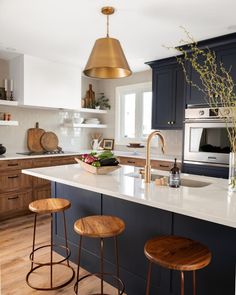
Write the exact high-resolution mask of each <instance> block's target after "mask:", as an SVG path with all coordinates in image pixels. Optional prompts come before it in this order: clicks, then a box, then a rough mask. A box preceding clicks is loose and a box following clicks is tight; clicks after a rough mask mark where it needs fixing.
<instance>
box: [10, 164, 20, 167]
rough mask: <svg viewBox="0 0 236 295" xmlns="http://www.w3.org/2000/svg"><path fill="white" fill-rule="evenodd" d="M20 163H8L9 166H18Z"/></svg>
mask: <svg viewBox="0 0 236 295" xmlns="http://www.w3.org/2000/svg"><path fill="white" fill-rule="evenodd" d="M18 165H19V164H18V163H15V164H8V167H14V166H18Z"/></svg>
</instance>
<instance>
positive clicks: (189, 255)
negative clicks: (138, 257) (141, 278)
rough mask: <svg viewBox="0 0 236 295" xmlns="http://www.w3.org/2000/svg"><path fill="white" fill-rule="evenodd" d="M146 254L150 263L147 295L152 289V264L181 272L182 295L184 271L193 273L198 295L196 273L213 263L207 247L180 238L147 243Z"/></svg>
mask: <svg viewBox="0 0 236 295" xmlns="http://www.w3.org/2000/svg"><path fill="white" fill-rule="evenodd" d="M144 254H145V256H146V257H147V258H148V260H149V261H150V262H149V270H148V277H147V289H146V295H147V294H149V289H150V277H151V264H152V263H156V264H158V265H160V266H162V267H164V268H168V269H172V270H179V271H180V272H181V295H183V294H184V271H192V272H193V294H196V278H195V271H196V270H199V269H201V268H204V267H206V266H207V265H208V264H209V263H210V261H211V252H210V251H209V249H208V248H207V247H206V246H204V245H202V244H200V243H199V242H196V241H193V240H191V239H187V238H183V237H178V236H161V237H156V238H153V239H151V240H149V241H147V242H146V244H145V246H144Z"/></svg>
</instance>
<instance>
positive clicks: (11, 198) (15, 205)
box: [0, 190, 32, 218]
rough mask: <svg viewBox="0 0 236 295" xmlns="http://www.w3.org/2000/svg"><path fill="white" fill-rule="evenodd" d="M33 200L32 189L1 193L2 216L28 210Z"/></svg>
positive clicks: (0, 209)
mask: <svg viewBox="0 0 236 295" xmlns="http://www.w3.org/2000/svg"><path fill="white" fill-rule="evenodd" d="M31 201H32V190H28V191H25V192H15V193H7V194H0V218H1V217H2V214H6V213H15V212H19V211H22V210H24V211H27V210H28V206H29V203H30V202H31Z"/></svg>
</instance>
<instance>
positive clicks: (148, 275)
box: [146, 261, 196, 295]
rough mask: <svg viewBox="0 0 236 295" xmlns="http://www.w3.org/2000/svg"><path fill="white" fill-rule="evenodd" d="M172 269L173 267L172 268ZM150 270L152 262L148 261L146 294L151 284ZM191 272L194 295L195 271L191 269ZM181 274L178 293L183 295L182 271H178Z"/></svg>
mask: <svg viewBox="0 0 236 295" xmlns="http://www.w3.org/2000/svg"><path fill="white" fill-rule="evenodd" d="M172 270H173V269H172ZM151 272H152V262H151V261H149V264H148V274H147V285H146V295H149V293H150V285H151ZM191 272H192V274H193V295H196V271H195V270H192V271H191ZM180 276H181V286H180V292H181V293H180V294H181V295H184V271H182V270H181V271H180Z"/></svg>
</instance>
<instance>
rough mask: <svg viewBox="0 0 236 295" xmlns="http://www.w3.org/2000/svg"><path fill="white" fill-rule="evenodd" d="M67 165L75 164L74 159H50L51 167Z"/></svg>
mask: <svg viewBox="0 0 236 295" xmlns="http://www.w3.org/2000/svg"><path fill="white" fill-rule="evenodd" d="M68 164H76V161H75V159H74V157H56V158H52V159H51V165H52V166H57V165H68Z"/></svg>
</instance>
